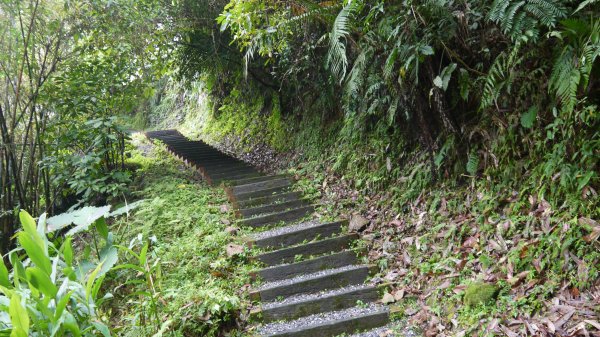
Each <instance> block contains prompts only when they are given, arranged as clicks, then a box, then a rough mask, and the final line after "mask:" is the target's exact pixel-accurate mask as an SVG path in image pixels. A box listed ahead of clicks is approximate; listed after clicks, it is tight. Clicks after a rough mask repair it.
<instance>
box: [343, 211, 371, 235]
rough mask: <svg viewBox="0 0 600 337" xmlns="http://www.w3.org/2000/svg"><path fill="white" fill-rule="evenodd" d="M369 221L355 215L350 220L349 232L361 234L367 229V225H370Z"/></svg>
mask: <svg viewBox="0 0 600 337" xmlns="http://www.w3.org/2000/svg"><path fill="white" fill-rule="evenodd" d="M369 222H370V221H369V219H367V218H365V217H364V216H362V215H354V216H352V219H350V225H349V226H348V230H349V231H350V232H359V231H360V230H361V229H363V228H365V226H366V225H368V224H369Z"/></svg>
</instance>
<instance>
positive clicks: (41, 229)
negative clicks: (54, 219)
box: [37, 213, 46, 237]
mask: <svg viewBox="0 0 600 337" xmlns="http://www.w3.org/2000/svg"><path fill="white" fill-rule="evenodd" d="M37 232H38V234H39V235H40V236H41V237H44V236H45V235H46V213H43V214H42V215H40V218H39V219H38V223H37Z"/></svg>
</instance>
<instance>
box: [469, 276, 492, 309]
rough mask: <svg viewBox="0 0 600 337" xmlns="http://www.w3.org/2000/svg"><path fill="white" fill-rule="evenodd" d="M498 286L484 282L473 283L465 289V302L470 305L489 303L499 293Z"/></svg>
mask: <svg viewBox="0 0 600 337" xmlns="http://www.w3.org/2000/svg"><path fill="white" fill-rule="evenodd" d="M498 291H499V289H498V287H497V286H496V285H494V284H489V283H484V282H474V283H471V284H470V285H469V286H468V287H467V289H466V290H465V297H464V299H463V302H464V304H465V305H466V306H468V307H473V306H476V305H479V304H487V303H489V302H490V301H491V300H493V299H494V298H496V296H497V295H498Z"/></svg>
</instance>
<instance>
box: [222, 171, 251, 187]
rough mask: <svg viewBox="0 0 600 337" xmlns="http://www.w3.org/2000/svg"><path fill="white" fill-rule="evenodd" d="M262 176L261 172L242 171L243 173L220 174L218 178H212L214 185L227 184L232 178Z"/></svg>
mask: <svg viewBox="0 0 600 337" xmlns="http://www.w3.org/2000/svg"><path fill="white" fill-rule="evenodd" d="M260 176H262V173H260V172H250V173H241V174H231V175H222V176H219V177H216V178H211V181H212V182H213V184H214V185H218V184H225V185H227V183H228V182H229V181H231V180H235V179H246V178H252V177H260Z"/></svg>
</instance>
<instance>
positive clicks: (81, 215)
mask: <svg viewBox="0 0 600 337" xmlns="http://www.w3.org/2000/svg"><path fill="white" fill-rule="evenodd" d="M109 212H110V205H108V206H104V207H92V206H87V207H83V208H80V209H78V210H75V211H72V212H68V213H63V214H59V215H56V216H53V217H50V218H48V220H47V222H48V232H54V231H57V230H59V229H62V228H65V227H67V226H69V225H71V224H74V225H75V227H74V228H72V229H71V230H69V232H67V235H73V234H75V233H78V232H80V231H83V230H86V229H87V228H88V227H89V226H90V225H91V224H93V223H94V222H95V221H96V220H98V219H99V218H101V217H106V216H108V215H109Z"/></svg>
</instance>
